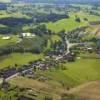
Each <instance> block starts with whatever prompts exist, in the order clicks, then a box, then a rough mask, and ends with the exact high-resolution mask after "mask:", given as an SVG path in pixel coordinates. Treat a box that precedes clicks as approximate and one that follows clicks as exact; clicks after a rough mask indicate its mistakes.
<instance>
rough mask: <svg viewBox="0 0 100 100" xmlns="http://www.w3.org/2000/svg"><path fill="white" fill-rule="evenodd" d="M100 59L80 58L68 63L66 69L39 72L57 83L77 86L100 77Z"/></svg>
mask: <svg viewBox="0 0 100 100" xmlns="http://www.w3.org/2000/svg"><path fill="white" fill-rule="evenodd" d="M99 65H100V60H97V59H80V60H77V61H76V62H73V63H66V64H64V66H66V68H67V69H66V70H52V71H46V72H43V73H42V72H39V74H40V73H41V74H42V75H44V76H46V77H51V78H52V82H53V83H56V84H59V83H60V84H61V83H63V84H65V86H75V85H78V84H81V83H85V82H88V81H92V80H99V79H100V77H99V76H100V68H99Z"/></svg>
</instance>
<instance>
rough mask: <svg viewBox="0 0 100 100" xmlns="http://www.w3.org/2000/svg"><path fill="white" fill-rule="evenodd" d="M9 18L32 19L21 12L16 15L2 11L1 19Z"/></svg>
mask: <svg viewBox="0 0 100 100" xmlns="http://www.w3.org/2000/svg"><path fill="white" fill-rule="evenodd" d="M9 17H15V18H30V17H28V16H27V15H25V14H22V13H20V12H16V13H7V12H6V11H3V10H2V11H0V19H2V18H9Z"/></svg>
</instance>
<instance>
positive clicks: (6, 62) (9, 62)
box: [0, 53, 43, 69]
mask: <svg viewBox="0 0 100 100" xmlns="http://www.w3.org/2000/svg"><path fill="white" fill-rule="evenodd" d="M41 58H43V54H32V53H12V54H10V55H6V56H3V57H0V69H2V68H5V67H8V66H11V67H14V66H15V64H17V65H18V67H21V65H24V64H28V63H29V62H30V61H34V60H38V59H41Z"/></svg>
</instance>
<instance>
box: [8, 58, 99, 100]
mask: <svg viewBox="0 0 100 100" xmlns="http://www.w3.org/2000/svg"><path fill="white" fill-rule="evenodd" d="M99 65H100V60H97V59H80V60H77V61H76V62H74V63H66V64H65V66H66V70H62V69H58V70H54V69H53V70H48V71H43V72H42V71H38V72H36V74H37V75H38V76H40V77H41V76H42V77H45V78H47V79H48V80H46V81H39V80H38V79H39V77H38V78H37V79H36V80H34V79H28V78H24V77H19V76H18V77H16V78H13V79H11V80H10V81H9V82H10V83H11V84H12V85H17V86H18V87H21V88H31V89H32V90H34V91H39V92H40V94H41V93H42V96H43V94H44V95H48V94H49V95H50V96H54V100H60V99H59V98H60V96H61V94H62V93H73V94H76V96H77V93H78V96H84V95H86V93H88V91H87V92H86V93H85V92H84V88H85V86H87V85H88V84H87V82H90V81H95V80H99V79H100V77H99V76H100V68H99ZM22 80H23V81H22ZM19 83H20V84H19ZM26 83H28V84H26ZM80 84H83V85H82V86H81V85H80ZM85 84H86V85H85ZM78 85H79V87H77V86H78ZM83 86H84V88H83ZM68 88H69V90H68ZM85 89H86V88H85ZM90 89H92V87H91V86H90ZM82 90H83V91H82ZM80 91H81V92H80ZM91 91H92V90H91ZM94 91H95V88H94ZM79 92H80V93H79ZM89 93H91V92H89ZM93 93H94V92H93ZM97 93H98V92H97ZM83 94H84V95H83ZM39 100H44V99H42V98H41V99H39ZM75 100H77V99H75ZM88 100H89V99H88ZM90 100H93V99H90ZM96 100H99V99H96Z"/></svg>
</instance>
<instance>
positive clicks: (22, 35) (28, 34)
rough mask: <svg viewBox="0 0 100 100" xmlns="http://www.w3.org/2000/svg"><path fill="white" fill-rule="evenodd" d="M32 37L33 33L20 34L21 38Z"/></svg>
mask: <svg viewBox="0 0 100 100" xmlns="http://www.w3.org/2000/svg"><path fill="white" fill-rule="evenodd" d="M34 36H35V34H33V33H21V37H22V38H32V37H34Z"/></svg>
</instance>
